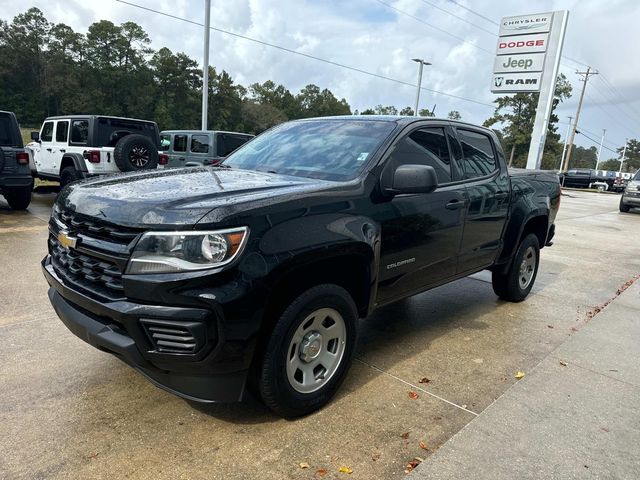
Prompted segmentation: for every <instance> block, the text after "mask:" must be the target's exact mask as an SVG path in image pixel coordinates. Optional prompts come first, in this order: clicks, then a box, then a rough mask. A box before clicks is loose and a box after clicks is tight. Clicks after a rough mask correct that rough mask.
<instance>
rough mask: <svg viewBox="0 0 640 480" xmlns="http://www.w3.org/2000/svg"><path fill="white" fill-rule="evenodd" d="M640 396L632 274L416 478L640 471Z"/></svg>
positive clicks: (566, 478)
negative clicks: (626, 283)
mask: <svg viewBox="0 0 640 480" xmlns="http://www.w3.org/2000/svg"><path fill="white" fill-rule="evenodd" d="M637 253H640V251H639V250H636V254H637ZM639 400H640V281H636V282H635V283H634V284H633V285H632V286H631V287H630V288H628V289H627V290H625V291H623V292H622V293H621V294H620V296H619V297H615V298H614V299H613V300H612V301H611V302H610V303H609V304H608V305H607V306H606V307H605V308H604V309H603V310H602V311H601V312H599V313H598V314H597V315H596V316H595V317H594V318H593V319H592V320H591V321H589V322H588V323H587V324H586V325H585V326H584V327H583V328H581V329H580V331H579V332H578V333H576V334H575V335H573V336H572V337H570V338H569V339H568V340H567V341H566V342H564V343H563V344H561V345H560V346H559V347H558V348H556V349H555V350H553V351H552V352H551V353H550V354H549V355H548V356H547V357H546V358H545V359H544V360H543V361H542V362H540V364H539V365H537V366H536V367H535V368H534V369H533V370H532V371H530V372H527V374H526V377H525V378H524V379H522V380H521V381H519V382H518V383H517V384H515V385H514V386H513V387H511V388H510V389H508V390H507V391H506V392H505V394H504V395H502V397H500V398H499V399H498V400H497V401H496V402H494V403H493V404H491V405H490V406H489V407H488V408H487V409H486V410H484V411H483V412H482V413H481V414H480V415H479V416H478V417H477V418H475V419H474V420H473V421H472V422H471V423H469V424H468V425H467V426H466V427H465V428H463V429H462V430H461V431H460V432H458V433H457V434H456V435H454V437H453V438H452V439H451V440H449V441H448V442H447V443H446V444H445V445H444V446H443V447H442V448H441V449H439V451H438V452H437V453H436V454H434V455H433V456H432V457H431V458H429V460H428V461H427V462H425V463H423V464H421V465H420V466H419V467H418V468H417V469H416V470H414V472H413V473H412V477H413V478H414V479H438V480H446V479H456V480H458V479H463V478H473V479H476V480H482V479H487V480H489V479H490V480H500V479H505V480H506V479H509V480H511V479H516V478H517V479H521V480H522V479H543V478H544V479H552V478H554V479H555V478H557V479H563V480H570V479H588V478H594V479H630V480H631V479H637V478H640V403H639Z"/></svg>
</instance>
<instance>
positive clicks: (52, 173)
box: [28, 115, 168, 187]
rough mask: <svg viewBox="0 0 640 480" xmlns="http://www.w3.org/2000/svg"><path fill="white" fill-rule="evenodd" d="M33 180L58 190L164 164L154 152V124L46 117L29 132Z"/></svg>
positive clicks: (157, 140)
mask: <svg viewBox="0 0 640 480" xmlns="http://www.w3.org/2000/svg"><path fill="white" fill-rule="evenodd" d="M31 139H32V140H33V142H32V143H30V144H29V145H28V147H29V149H30V150H31V152H32V155H33V168H34V169H35V171H34V172H32V173H33V175H34V177H38V178H41V179H44V180H54V181H57V182H60V186H61V187H64V186H66V185H67V184H69V183H71V182H73V181H75V180H80V179H82V178H87V177H90V176H93V175H104V174H108V173H117V172H132V171H137V170H149V169H155V168H158V165H166V163H167V162H168V156H167V155H164V154H161V153H160V152H158V149H159V146H160V136H159V132H158V125H156V123H155V122H150V121H147V120H136V119H133V118H119V117H106V116H99V115H69V116H60V117H49V118H47V119H46V120H45V121H44V123H43V124H42V128H41V129H40V132H31Z"/></svg>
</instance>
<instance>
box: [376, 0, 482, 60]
mask: <svg viewBox="0 0 640 480" xmlns="http://www.w3.org/2000/svg"><path fill="white" fill-rule="evenodd" d="M375 1H376V2H378V3H380V4H382V5H385V6H386V7H389V8H391V9H392V10H395V11H396V12H398V13H401V14H402V15H405V16H407V17H410V18H413V19H414V20H415V21H416V22H420V23H422V24H423V25H426V26H428V27H429V28H433V29H434V30H437V31H439V32H441V33H444V34H445V35H449V36H450V37H452V38H455V39H456V40H460V41H461V42H462V43H466V44H467V45H471V46H472V47H475V48H477V49H478V50H482V51H483V52H486V53H488V54H489V55H493V54H494V52H492V51H491V50H487V49H486V48H482V47H480V46H478V45H476V44H475V43H473V42H469V41H468V40H465V39H464V38H462V37H458V36H457V35H454V34H453V33H451V32H447V31H446V30H444V29H442V28H440V27H436V26H435V25H431V24H430V23H428V22H425V21H424V20H422V19H421V18H418V17H416V16H415V15H412V14H411V13H409V12H405V11H404V10H400V9H399V8H396V7H394V6H393V5H391V4H389V3H387V2H383V1H382V0H375Z"/></svg>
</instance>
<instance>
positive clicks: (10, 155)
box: [0, 111, 33, 210]
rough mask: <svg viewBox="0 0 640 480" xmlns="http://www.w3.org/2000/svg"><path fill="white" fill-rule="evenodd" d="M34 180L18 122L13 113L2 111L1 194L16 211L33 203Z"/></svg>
mask: <svg viewBox="0 0 640 480" xmlns="http://www.w3.org/2000/svg"><path fill="white" fill-rule="evenodd" d="M31 190H33V178H32V177H31V172H30V168H29V154H28V153H27V152H26V151H25V149H24V145H23V142H22V135H20V128H19V126H18V120H17V119H16V116H15V114H14V113H13V112H4V111H0V193H1V194H2V195H3V196H4V198H5V200H6V201H7V203H8V204H9V206H10V207H11V208H13V209H14V210H25V209H26V208H27V207H28V206H29V204H30V203H31Z"/></svg>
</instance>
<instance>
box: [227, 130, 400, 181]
mask: <svg viewBox="0 0 640 480" xmlns="http://www.w3.org/2000/svg"><path fill="white" fill-rule="evenodd" d="M395 126H396V124H395V123H394V122H388V121H375V120H366V121H357V120H324V121H323V120H309V121H300V122H290V123H285V124H282V125H279V126H278V127H275V128H273V129H272V130H269V131H268V132H265V133H263V134H262V135H260V136H259V137H257V138H256V139H255V140H253V141H251V142H249V143H247V144H245V145H243V146H242V147H240V148H239V149H238V150H236V151H235V152H234V153H232V154H231V155H230V156H229V157H228V158H227V159H226V160H225V161H224V165H226V166H229V167H232V168H240V169H245V170H257V171H261V172H273V173H280V174H283V175H294V176H299V177H309V178H317V179H321V180H332V181H345V180H351V179H353V178H355V177H357V176H358V174H360V172H361V171H362V170H363V168H364V166H365V165H366V164H367V161H368V160H369V159H370V158H371V156H372V155H373V154H374V153H375V151H376V150H377V149H378V148H379V147H380V145H381V144H382V142H383V141H384V140H385V139H386V138H387V137H388V136H389V134H390V133H391V132H392V131H393V130H394V128H395Z"/></svg>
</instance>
